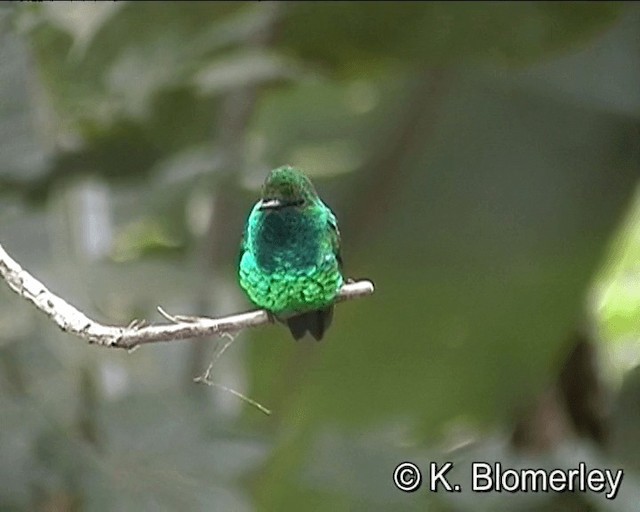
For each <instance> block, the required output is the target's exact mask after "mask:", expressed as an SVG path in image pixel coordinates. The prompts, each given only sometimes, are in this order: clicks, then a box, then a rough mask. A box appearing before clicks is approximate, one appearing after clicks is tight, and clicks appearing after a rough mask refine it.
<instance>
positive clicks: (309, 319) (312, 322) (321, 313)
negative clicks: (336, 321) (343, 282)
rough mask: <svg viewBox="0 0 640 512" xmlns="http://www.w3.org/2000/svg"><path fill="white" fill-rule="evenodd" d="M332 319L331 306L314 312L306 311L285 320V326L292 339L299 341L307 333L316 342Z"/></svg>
mask: <svg viewBox="0 0 640 512" xmlns="http://www.w3.org/2000/svg"><path fill="white" fill-rule="evenodd" d="M332 319H333V306H329V307H328V308H325V309H318V310H315V311H308V312H307V313H302V314H300V315H296V316H292V317H291V318H287V326H288V327H289V330H290V331H291V334H292V335H293V337H294V339H296V340H299V339H300V338H302V337H303V336H304V335H305V333H307V332H309V334H311V336H313V337H314V338H315V339H316V340H318V341H320V340H321V339H322V337H323V336H324V333H325V331H326V330H327V329H328V328H329V326H330V325H331V320H332Z"/></svg>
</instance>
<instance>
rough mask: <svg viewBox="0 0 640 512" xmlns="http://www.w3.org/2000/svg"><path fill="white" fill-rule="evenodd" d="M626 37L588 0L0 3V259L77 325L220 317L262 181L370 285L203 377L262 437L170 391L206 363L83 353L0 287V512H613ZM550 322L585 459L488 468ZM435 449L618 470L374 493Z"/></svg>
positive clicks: (627, 390)
mask: <svg viewBox="0 0 640 512" xmlns="http://www.w3.org/2000/svg"><path fill="white" fill-rule="evenodd" d="M639 21H640V11H639V10H638V8H637V5H633V4H623V3H605V2H590V3H579V2H565V3H555V2H521V3H516V2H513V3H502V2H485V3H471V2H407V3H405V2H394V3H391V2H365V3H356V2H295V3H274V2H256V3H236V2H215V3H204V2H203V3H201V2H143V3H141V2H117V3H115V2H114V3H49V4H47V3H43V4H4V5H2V6H0V62H1V63H2V66H0V162H1V164H0V220H1V221H2V230H0V237H1V240H0V242H1V243H2V244H3V246H4V247H5V248H6V249H7V251H8V252H9V253H10V254H12V255H13V256H14V257H15V258H16V259H18V260H19V261H20V262H21V264H22V265H23V266H25V268H27V269H29V270H30V271H32V272H33V274H34V275H36V276H37V277H39V278H41V279H42V280H43V282H45V283H46V284H47V286H49V287H50V288H51V289H52V290H54V291H55V292H57V293H59V294H60V295H61V296H63V297H65V298H66V299H67V300H69V301H70V302H71V303H73V304H76V305H78V306H79V307H80V308H81V309H82V310H83V311H85V312H86V313H87V314H88V315H89V316H91V317H95V318H96V319H98V320H102V321H104V322H107V323H120V324H127V323H128V322H129V321H130V320H131V319H132V318H134V317H138V318H147V319H149V320H151V321H156V320H157V318H158V317H157V315H156V314H155V312H154V308H155V306H156V305H158V304H160V305H162V306H163V307H165V308H166V309H168V310H169V311H172V312H173V311H176V312H180V313H185V314H209V315H216V314H223V313H229V312H233V311H236V310H237V309H238V308H244V307H249V305H248V304H247V303H246V302H243V299H242V298H241V297H240V296H239V292H238V287H237V285H236V284H235V282H234V280H235V263H236V261H235V259H234V258H233V257H232V255H233V254H235V253H236V252H237V246H238V244H239V240H240V234H241V230H242V223H243V221H244V217H243V216H244V215H246V214H247V212H248V211H249V208H250V206H251V204H252V203H253V201H255V199H256V195H257V191H258V186H259V184H260V182H261V181H262V179H263V178H264V175H265V173H266V171H267V170H268V169H269V168H272V167H275V166H277V165H281V164H284V163H290V164H294V165H298V166H300V167H301V168H303V169H304V170H305V171H307V172H308V173H309V174H310V175H311V176H312V177H313V178H314V181H315V182H316V184H317V187H318V189H319V190H320V193H321V195H322V196H323V198H324V199H326V200H327V202H328V203H329V204H330V205H331V206H332V207H333V208H334V210H335V211H336V213H337V216H338V218H339V220H340V226H341V231H342V238H343V242H344V249H343V253H344V259H345V263H346V271H347V274H348V275H349V276H352V277H354V278H360V277H363V278H364V277H366V278H370V279H372V280H373V281H374V282H375V284H376V288H377V289H376V293H375V294H374V295H373V296H372V297H369V298H366V299H363V300H358V301H354V302H349V303H345V304H341V305H340V306H338V307H337V310H336V316H335V320H334V325H333V326H332V329H331V331H330V332H329V336H328V338H327V340H326V342H325V343H322V344H310V343H300V344H294V343H292V342H291V340H290V339H289V338H288V335H287V333H286V331H285V330H283V329H282V328H280V327H278V326H273V327H266V328H263V329H258V330H255V331H253V332H251V333H246V334H243V335H242V337H241V338H240V339H238V341H236V343H235V344H234V345H233V347H232V348H231V349H230V350H229V351H228V352H227V353H226V354H225V356H224V357H223V358H222V359H221V360H220V361H218V362H217V363H216V368H217V369H216V370H215V372H214V376H215V378H216V380H217V381H220V382H222V383H224V384H225V385H229V386H231V387H234V388H238V389H241V390H244V391H245V392H246V393H247V394H248V395H249V396H251V397H252V398H254V399H256V400H258V401H260V402H262V403H264V404H265V405H267V406H268V407H269V408H271V409H273V410H274V411H275V412H274V415H273V416H271V417H264V416H262V415H261V414H260V413H259V412H258V411H256V410H255V409H253V408H250V407H248V406H246V404H244V403H242V402H238V401H237V400H236V399H235V398H234V397H232V396H230V395H228V394H225V393H222V392H220V391H218V390H215V389H213V388H212V389H210V390H209V389H204V391H203V388H202V387H198V386H197V385H196V384H194V383H193V378H195V377H196V376H197V375H198V369H199V368H202V367H203V365H204V367H206V365H207V363H208V361H209V360H210V359H211V357H212V355H211V347H212V346H214V345H215V342H213V341H212V342H208V343H205V344H197V343H175V344H167V345H164V346H160V345H158V346H149V347H145V348H144V349H140V350H138V351H136V352H135V353H133V354H124V353H123V354H121V353H113V352H109V351H105V350H99V349H97V348H95V347H87V346H84V345H82V344H81V343H79V342H78V341H77V340H74V339H71V338H69V337H67V336H63V335H62V334H61V333H59V332H57V330H56V329H55V328H54V327H53V326H52V325H51V324H50V323H48V322H47V321H45V319H43V318H41V316H40V315H38V314H37V313H36V312H33V311H31V309H30V308H29V306H28V305H26V304H23V303H22V302H21V301H20V300H19V299H17V297H16V296H13V295H11V294H10V293H9V292H8V291H6V290H5V291H2V292H0V301H1V303H2V308H0V509H2V510H96V511H101V510H176V509H184V510H222V511H228V510H234V511H236V510H238V511H241V510H254V509H255V510H317V511H324V510H332V511H333V510H349V511H356V510H367V511H371V510H384V511H389V510H424V508H425V507H429V509H430V510H444V511H448V510H455V511H463V512H464V511H468V510H473V511H478V510H490V511H496V510H509V511H528V510H560V511H562V510H585V509H589V510H623V511H624V510H636V508H635V507H636V504H637V502H638V496H639V495H640V491H639V490H638V489H639V488H640V487H639V486H640V481H638V479H637V477H636V476H635V475H634V473H632V471H638V467H637V460H639V459H638V454H637V449H635V446H640V443H639V442H638V441H639V439H638V426H639V423H638V421H639V420H638V415H637V411H635V406H634V404H635V402H637V399H638V390H637V389H636V388H637V386H636V385H635V383H636V381H637V375H636V374H637V371H634V368H637V364H638V362H639V361H640V351H638V346H640V345H639V343H640V320H639V319H640V291H639V290H640V267H638V262H639V261H640V231H639V230H640V221H639V220H638V219H639V218H640V217H639V213H638V211H639V208H640V207H639V206H638V205H639V204H640V203H639V202H638V194H637V192H634V191H635V190H636V188H637V182H638V176H639V175H640V173H639V167H640V144H639V142H638V141H639V140H640V139H639V137H638V135H639V131H638V127H639V126H640V125H639V121H640V88H638V86H637V85H638V83H640V48H638V45H637V41H638V36H639V28H638V27H640V23H639ZM634 194H635V196H634ZM634 201H635V202H634ZM634 205H635V206H634ZM625 216H626V217H625ZM625 218H626V220H625ZM221 247H222V248H224V249H225V250H221V249H220V248H221ZM578 328H586V329H587V330H588V332H589V333H590V335H591V336H592V338H593V339H594V340H596V342H599V341H601V340H602V341H606V342H607V343H602V344H598V346H599V347H600V348H601V349H602V353H603V354H604V355H605V356H606V357H605V359H607V361H608V363H609V366H608V368H607V369H606V371H605V373H604V374H605V375H606V376H607V377H608V378H610V380H609V381H608V382H609V384H611V385H612V389H613V390H614V391H616V394H614V395H612V397H611V398H610V403H609V405H610V408H611V410H612V411H613V414H612V418H611V430H612V432H613V434H612V435H613V441H612V443H611V444H610V446H609V447H608V449H607V450H606V451H605V450H600V449H599V448H596V447H594V446H593V445H592V444H591V443H590V442H589V441H585V440H580V439H577V438H575V437H573V436H566V437H563V438H562V439H560V440H558V442H557V444H556V445H555V446H554V449H552V450H547V451H544V452H543V453H537V454H534V455H531V454H529V455H526V456H523V455H521V454H514V453H513V450H511V449H510V447H509V446H508V440H509V436H510V433H511V430H512V429H513V424H514V420H515V418H516V417H517V416H518V415H519V414H520V412H521V411H522V409H524V408H526V407H527V406H528V405H530V404H531V403H532V402H533V401H534V400H535V397H536V396H538V394H539V393H540V392H541V391H543V390H545V389H547V388H548V387H549V386H550V385H551V383H552V382H553V380H554V379H555V377H556V375H557V373H558V369H559V367H560V365H561V363H562V360H563V357H564V356H565V355H566V354H567V352H568V351H569V350H570V345H569V344H570V339H571V336H572V333H573V332H574V331H575V330H576V329H578ZM614 385H615V387H614ZM196 390H198V391H202V392H201V393H199V392H197V391H196ZM618 390H620V393H619V394H617V391H618ZM468 443H471V444H468ZM460 445H463V446H464V448H462V449H456V450H453V451H451V450H450V448H451V447H452V446H460ZM445 458H446V459H455V461H456V462H457V463H458V466H459V467H464V465H465V464H468V462H469V461H470V460H503V461H505V463H509V464H515V465H519V464H524V465H530V466H550V465H557V466H565V465H569V466H570V465H571V464H576V463H577V461H579V460H586V461H589V463H592V464H594V465H603V464H606V465H614V466H615V465H616V464H624V468H625V469H626V470H627V469H628V470H629V471H628V472H627V476H625V486H624V487H623V491H622V493H621V494H620V496H619V497H618V499H617V500H616V501H615V503H608V502H606V501H605V500H603V499H600V497H598V496H586V497H585V496H578V497H575V496H574V497H573V498H569V499H568V501H567V500H565V499H564V498H558V497H557V496H554V495H551V496H550V495H537V496H534V495H527V496H509V495H506V496H505V495H486V496H484V495H483V496H479V495H475V496H474V495H472V494H471V493H469V492H463V493H460V495H444V496H443V495H442V494H439V495H428V494H427V493H426V491H425V492H423V491H420V492H419V493H416V494H413V495H403V494H402V493H400V492H399V491H398V490H396V489H395V488H394V487H393V485H392V480H391V474H392V471H393V468H394V466H395V465H396V464H397V463H398V462H400V461H402V460H413V461H415V462H416V463H419V464H422V465H424V466H425V467H426V463H427V461H429V460H444V459H445ZM467 487H468V486H467ZM572 499H574V500H575V501H571V500H572ZM572 507H573V508H572Z"/></svg>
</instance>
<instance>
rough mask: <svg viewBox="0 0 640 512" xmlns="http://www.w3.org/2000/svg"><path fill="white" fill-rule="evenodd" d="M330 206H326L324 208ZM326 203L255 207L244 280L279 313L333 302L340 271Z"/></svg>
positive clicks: (245, 253)
mask: <svg viewBox="0 0 640 512" xmlns="http://www.w3.org/2000/svg"><path fill="white" fill-rule="evenodd" d="M324 209H326V212H325V211H324ZM328 214H330V211H329V210H328V209H327V208H326V207H325V206H324V205H323V209H320V208H319V209H317V210H315V211H310V212H307V213H306V214H304V213H301V212H300V211H299V210H297V209H283V210H276V211H272V212H268V213H265V212H261V211H259V210H257V209H256V208H254V210H253V211H252V213H251V215H250V216H249V220H248V221H247V227H246V231H245V240H244V251H243V254H242V258H241V261H240V269H239V276H240V285H241V286H242V288H243V289H244V290H245V291H246V292H247V294H248V296H249V298H250V299H251V301H252V302H254V303H255V304H256V305H258V306H260V307H262V308H265V309H268V310H269V311H273V312H274V313H285V312H300V311H305V310H311V309H318V308H322V307H324V306H327V305H328V304H331V303H332V302H333V301H334V299H335V297H336V295H337V293H338V291H339V290H340V287H341V286H342V282H343V281H342V275H341V273H340V269H339V265H338V261H337V258H336V254H335V252H334V248H333V244H332V241H331V233H330V231H329V230H330V226H329V224H328V217H327V215H328Z"/></svg>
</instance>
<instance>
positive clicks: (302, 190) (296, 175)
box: [259, 165, 318, 210]
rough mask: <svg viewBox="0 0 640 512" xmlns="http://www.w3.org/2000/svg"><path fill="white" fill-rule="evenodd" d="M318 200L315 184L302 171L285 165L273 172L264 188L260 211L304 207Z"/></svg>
mask: <svg viewBox="0 0 640 512" xmlns="http://www.w3.org/2000/svg"><path fill="white" fill-rule="evenodd" d="M317 198H318V194H317V193H316V189H315V188H314V186H313V184H312V183H311V181H310V180H309V178H307V177H306V176H305V175H304V174H302V172H301V171H299V170H298V169H296V168H294V167H291V166H289V165H285V166H283V167H278V168H277V169H274V170H272V171H271V172H270V173H269V175H268V176H267V179H266V180H265V182H264V185H263V186H262V198H261V201H260V206H259V208H260V210H279V209H282V208H287V207H304V206H305V205H310V204H312V203H313V202H314V201H316V200H317Z"/></svg>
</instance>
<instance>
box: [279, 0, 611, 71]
mask: <svg viewBox="0 0 640 512" xmlns="http://www.w3.org/2000/svg"><path fill="white" fill-rule="evenodd" d="M619 9H620V5H617V4H612V3H604V2H600V3H590V4H579V3H554V2H526V3H522V2H519V3H503V2H497V3H482V4H479V3H472V2H464V3H457V2H454V3H450V2H425V3H421V2H402V3H400V4H398V3H397V2H394V3H393V4H391V3H384V2H367V3H360V2H323V3H316V2H300V3H296V4H295V5H294V6H292V9H291V10H290V14H289V17H288V18H287V25H286V27H285V29H284V30H283V38H282V42H281V43H282V46H283V47H284V48H286V49H287V50H288V51H289V52H291V53H293V54H295V55H297V56H299V57H301V58H303V59H310V60H314V61H317V62H319V63H322V64H325V65H327V66H330V67H331V68H336V69H338V70H340V71H341V72H343V73H346V74H360V73H362V71H363V69H366V68H377V69H379V68H380V67H381V65H382V64H383V63H384V64H389V63H392V64H395V65H407V64H428V65H442V64H451V63H459V62H461V61H462V62H469V61H489V62H494V63H498V64H507V65H519V64H525V63H530V62H532V61H535V60H538V59H541V58H544V57H547V56H549V55H550V54H552V53H557V52H559V51H563V50H564V49H566V48H567V47H568V46H569V45H572V44H574V43H576V42H577V41H582V40H586V39H588V38H589V37H592V36H593V35H594V34H597V33H598V32H600V31H601V30H603V29H604V28H606V27H607V26H608V25H610V24H611V23H612V22H613V21H614V20H615V18H616V15H617V13H618V11H619Z"/></svg>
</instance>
